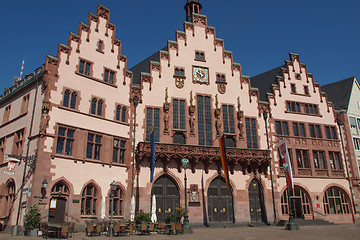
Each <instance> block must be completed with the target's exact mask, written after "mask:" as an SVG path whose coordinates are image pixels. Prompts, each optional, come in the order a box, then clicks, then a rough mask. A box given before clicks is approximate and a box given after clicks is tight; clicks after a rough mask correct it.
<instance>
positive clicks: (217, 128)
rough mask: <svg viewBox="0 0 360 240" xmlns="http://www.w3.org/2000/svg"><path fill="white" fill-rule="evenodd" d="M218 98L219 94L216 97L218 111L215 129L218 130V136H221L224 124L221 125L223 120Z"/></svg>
mask: <svg viewBox="0 0 360 240" xmlns="http://www.w3.org/2000/svg"><path fill="white" fill-rule="evenodd" d="M218 104H219V102H218V97H217V94H216V95H215V106H216V109H215V112H214V113H215V129H216V134H217V135H218V136H220V134H221V133H222V132H221V127H222V124H221V120H220V114H221V110H220V108H219V107H218Z"/></svg>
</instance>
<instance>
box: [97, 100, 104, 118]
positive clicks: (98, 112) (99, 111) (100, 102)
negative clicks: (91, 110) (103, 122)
mask: <svg viewBox="0 0 360 240" xmlns="http://www.w3.org/2000/svg"><path fill="white" fill-rule="evenodd" d="M102 107H103V101H102V100H100V101H98V106H97V115H99V116H101V115H102Z"/></svg>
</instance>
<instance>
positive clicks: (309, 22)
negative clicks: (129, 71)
mask: <svg viewBox="0 0 360 240" xmlns="http://www.w3.org/2000/svg"><path fill="white" fill-rule="evenodd" d="M200 2H201V4H202V6H203V8H202V14H204V15H207V18H208V25H209V26H213V27H215V28H216V36H217V37H218V38H222V39H224V42H225V49H226V50H230V51H232V52H233V59H234V61H235V62H238V63H240V64H241V65H242V71H243V74H245V75H250V76H255V75H257V74H260V73H263V72H266V71H268V70H271V69H273V68H275V67H278V66H280V65H282V64H283V63H284V60H286V59H289V55H288V53H289V52H295V53H298V54H300V60H301V62H303V63H305V64H306V65H307V67H308V71H309V72H311V73H313V74H314V80H315V81H316V82H319V83H320V84H327V83H331V82H335V81H339V80H342V79H345V78H348V77H352V76H356V77H357V78H358V79H359V77H360V76H359V73H360V64H359V63H360V59H359V56H360V18H359V9H360V1H358V0H354V1H352V0H341V1H340V0H302V1H292V0H290V1H289V0H287V1H285V0H274V1H269V0H222V1H221V0H200ZM97 3H100V4H102V5H104V6H106V7H108V8H109V9H110V22H112V23H113V24H115V25H116V37H117V38H118V39H120V40H121V41H122V53H123V54H125V55H126V56H127V57H128V68H130V67H132V66H134V65H135V64H136V63H138V62H140V61H141V60H143V59H145V58H146V57H148V56H150V55H152V54H153V53H155V52H156V51H158V50H159V49H161V48H163V47H164V46H165V45H166V44H167V40H175V32H176V30H183V22H184V20H185V10H184V5H185V3H186V0H171V1H169V0H154V1H149V0H127V1H124V0H112V1H111V0H75V1H74V0H72V1H70V0H61V1H49V0H32V1H29V0H26V1H25V0H16V1H8V0H5V1H3V2H2V3H1V9H2V11H1V14H0V27H1V35H0V36H1V37H0V46H2V49H1V52H0V53H1V54H0V72H1V77H0V92H1V93H3V91H4V87H5V86H11V85H12V82H13V78H14V77H15V76H19V74H20V69H21V62H22V60H23V59H25V67H24V73H31V72H33V71H34V70H35V69H36V68H37V67H39V66H40V65H42V64H43V63H44V61H45V55H46V54H51V55H56V51H57V45H58V43H59V42H62V43H65V44H67V42H68V35H69V32H70V31H71V32H75V33H77V32H78V23H79V22H80V21H82V22H85V23H87V18H88V13H89V12H92V13H96V6H97ZM24 75H25V74H23V77H24Z"/></svg>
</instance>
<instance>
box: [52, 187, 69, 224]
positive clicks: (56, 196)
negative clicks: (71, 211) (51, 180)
mask: <svg viewBox="0 0 360 240" xmlns="http://www.w3.org/2000/svg"><path fill="white" fill-rule="evenodd" d="M68 197H69V187H68V186H67V185H66V184H65V183H64V182H63V181H61V182H58V183H56V184H55V185H54V186H53V187H52V189H51V198H50V204H49V222H50V223H63V222H65V212H66V202H67V199H68Z"/></svg>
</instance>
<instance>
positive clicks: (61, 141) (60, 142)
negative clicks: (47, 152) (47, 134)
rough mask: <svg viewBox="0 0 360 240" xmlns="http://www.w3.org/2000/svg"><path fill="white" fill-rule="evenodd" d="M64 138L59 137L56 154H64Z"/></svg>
mask: <svg viewBox="0 0 360 240" xmlns="http://www.w3.org/2000/svg"><path fill="white" fill-rule="evenodd" d="M64 140H65V139H64V138H62V137H58V140H57V146H56V153H59V154H63V150H64Z"/></svg>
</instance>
